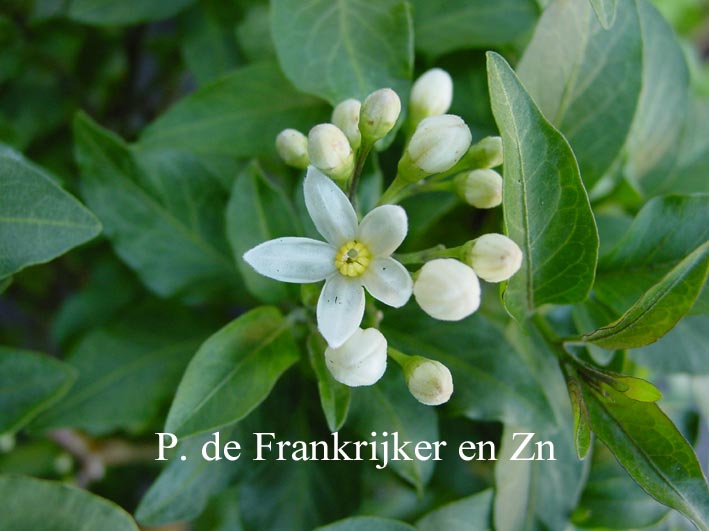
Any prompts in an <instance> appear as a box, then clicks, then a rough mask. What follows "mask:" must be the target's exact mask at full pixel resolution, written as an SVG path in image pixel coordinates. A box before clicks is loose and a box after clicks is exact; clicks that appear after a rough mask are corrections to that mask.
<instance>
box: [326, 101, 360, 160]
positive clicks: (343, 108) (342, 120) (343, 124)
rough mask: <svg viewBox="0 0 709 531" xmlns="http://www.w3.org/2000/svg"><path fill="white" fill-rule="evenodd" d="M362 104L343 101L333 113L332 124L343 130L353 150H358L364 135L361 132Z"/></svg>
mask: <svg viewBox="0 0 709 531" xmlns="http://www.w3.org/2000/svg"><path fill="white" fill-rule="evenodd" d="M361 108H362V104H361V103H360V102H359V101H357V100H355V99H352V98H350V99H349V100H345V101H342V102H340V103H338V104H337V106H336V107H335V108H334V109H333V111H332V123H333V124H335V125H336V126H337V127H339V128H340V129H342V132H343V133H345V136H346V137H347V140H349V141H350V146H352V149H358V148H359V146H360V144H361V143H362V134H361V133H360V132H359V112H360V109H361Z"/></svg>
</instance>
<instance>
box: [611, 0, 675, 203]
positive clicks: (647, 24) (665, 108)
mask: <svg viewBox="0 0 709 531" xmlns="http://www.w3.org/2000/svg"><path fill="white" fill-rule="evenodd" d="M636 5H637V9H638V14H639V15H640V28H641V31H642V38H643V59H642V61H643V89H642V92H641V94H640V100H639V102H638V107H637V110H636V112H635V118H634V119H633V125H632V127H631V130H630V134H629V136H628V140H627V143H626V146H625V150H626V152H627V158H626V161H625V173H626V175H627V176H628V177H629V178H630V180H631V181H632V182H633V183H634V184H635V185H636V186H637V187H638V188H639V189H640V190H642V191H643V192H644V193H646V194H647V195H655V194H657V193H660V191H661V190H663V189H664V190H667V188H664V184H665V181H666V180H667V174H668V173H669V172H670V171H671V170H672V168H673V166H674V164H675V160H676V158H677V154H678V153H679V143H680V137H681V133H682V129H683V125H684V120H685V117H686V114H687V108H688V102H689V99H688V87H689V71H688V69H687V64H686V62H685V59H684V54H683V53H682V48H681V47H680V45H679V42H678V41H677V38H676V36H675V34H674V31H673V30H672V28H671V27H670V25H669V24H668V23H667V21H666V20H665V19H664V18H662V15H660V13H658V11H657V10H656V9H655V8H654V7H653V6H652V5H651V4H650V3H649V2H647V1H646V0H636Z"/></svg>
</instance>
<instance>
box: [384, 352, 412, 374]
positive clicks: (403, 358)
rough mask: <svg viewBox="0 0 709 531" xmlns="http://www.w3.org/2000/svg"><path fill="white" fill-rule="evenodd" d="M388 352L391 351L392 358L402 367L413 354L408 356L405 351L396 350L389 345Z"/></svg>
mask: <svg viewBox="0 0 709 531" xmlns="http://www.w3.org/2000/svg"><path fill="white" fill-rule="evenodd" d="M387 352H388V353H389V356H391V358H392V359H393V360H394V361H395V362H396V363H398V364H399V366H400V367H401V368H402V369H403V368H404V366H405V365H406V363H407V362H408V361H409V358H411V356H407V355H406V354H404V353H403V352H401V351H399V350H396V349H395V348H394V347H389V348H388V349H387Z"/></svg>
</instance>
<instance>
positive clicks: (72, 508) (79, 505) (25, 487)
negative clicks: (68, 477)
mask: <svg viewBox="0 0 709 531" xmlns="http://www.w3.org/2000/svg"><path fill="white" fill-rule="evenodd" d="M0 514H2V515H3V522H2V528H3V531H27V530H28V529H47V526H48V525H51V529H52V530H53V531H93V530H95V529H101V530H102V531H138V527H137V526H136V525H135V522H133V519H132V518H131V517H130V515H129V514H128V513H126V512H125V511H124V510H123V509H121V508H120V507H119V506H118V505H116V504H115V503H113V502H111V501H108V500H106V499H104V498H100V497H98V496H96V495H95V494H91V493H90V492H87V491H85V490H82V489H78V488H75V487H70V486H69V485H65V484H63V483H59V482H56V481H45V480H41V479H34V478H29V477H23V476H0ZM48 522H51V524H48Z"/></svg>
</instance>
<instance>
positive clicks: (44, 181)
mask: <svg viewBox="0 0 709 531" xmlns="http://www.w3.org/2000/svg"><path fill="white" fill-rule="evenodd" d="M0 190H1V193H0V278H3V277H7V276H9V275H12V274H13V273H16V272H18V271H20V270H22V269H24V268H25V267H27V266H31V265H34V264H43V263H45V262H49V261H50V260H52V259H54V258H56V257H57V256H60V255H62V254H64V253H66V252H67V251H69V250H70V249H72V248H73V247H76V246H77V245H81V244H82V243H84V242H86V241H88V240H90V239H92V238H94V237H96V235H98V233H99V232H101V224H100V223H99V222H98V220H97V219H96V218H95V217H94V215H93V214H92V213H91V212H89V211H88V210H87V209H86V208H84V206H83V205H82V204H81V203H79V202H78V201H77V200H76V199H75V198H74V197H73V196H71V195H70V194H68V193H67V192H65V191H64V190H62V189H61V188H60V187H59V186H58V185H57V184H56V182H55V180H54V179H53V178H52V177H51V176H49V175H48V174H47V173H45V172H44V171H43V170H42V169H41V168H39V167H38V166H36V165H34V164H32V163H30V162H29V161H27V160H26V159H25V158H24V157H22V155H20V154H19V153H17V152H15V151H12V150H9V149H3V150H2V151H0Z"/></svg>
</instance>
